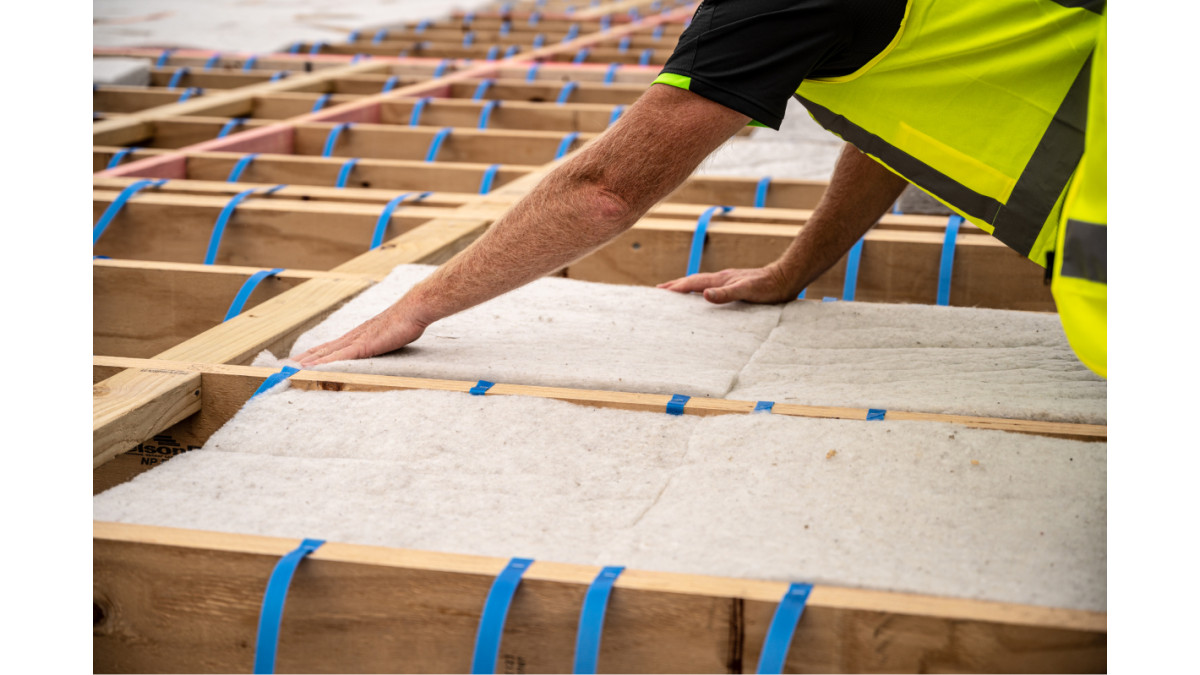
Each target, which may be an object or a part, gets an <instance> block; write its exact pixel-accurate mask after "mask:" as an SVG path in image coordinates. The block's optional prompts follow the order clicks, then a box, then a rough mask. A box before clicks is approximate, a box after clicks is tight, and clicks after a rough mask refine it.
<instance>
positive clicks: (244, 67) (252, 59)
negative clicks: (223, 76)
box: [242, 54, 258, 73]
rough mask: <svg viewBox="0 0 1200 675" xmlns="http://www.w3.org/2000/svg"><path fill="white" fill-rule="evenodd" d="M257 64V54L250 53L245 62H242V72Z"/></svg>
mask: <svg viewBox="0 0 1200 675" xmlns="http://www.w3.org/2000/svg"><path fill="white" fill-rule="evenodd" d="M257 64H258V54H251V55H250V58H248V59H246V62H245V63H243V64H242V72H243V73H244V72H246V71H248V70H254V66H255V65H257Z"/></svg>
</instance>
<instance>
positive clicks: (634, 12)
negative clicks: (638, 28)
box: [629, 7, 642, 23]
mask: <svg viewBox="0 0 1200 675" xmlns="http://www.w3.org/2000/svg"><path fill="white" fill-rule="evenodd" d="M629 18H630V19H631V20H632V21H633V22H634V23H637V22H638V21H641V20H642V13H641V12H639V11H638V8H637V7H630V8H629Z"/></svg>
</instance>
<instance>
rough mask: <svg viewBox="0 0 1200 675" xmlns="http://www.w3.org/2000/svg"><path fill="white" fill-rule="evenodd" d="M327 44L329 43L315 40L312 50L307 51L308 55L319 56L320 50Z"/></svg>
mask: <svg viewBox="0 0 1200 675" xmlns="http://www.w3.org/2000/svg"><path fill="white" fill-rule="evenodd" d="M328 44H329V43H328V42H326V41H324V40H317V41H316V42H314V43H313V46H312V49H309V50H308V55H309V56H316V55H317V54H320V53H321V48H322V47H325V46H327V45H328Z"/></svg>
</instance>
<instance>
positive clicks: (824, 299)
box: [821, 295, 837, 302]
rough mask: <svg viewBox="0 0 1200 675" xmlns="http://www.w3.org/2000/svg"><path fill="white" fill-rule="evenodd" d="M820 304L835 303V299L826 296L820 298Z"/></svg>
mask: <svg viewBox="0 0 1200 675" xmlns="http://www.w3.org/2000/svg"><path fill="white" fill-rule="evenodd" d="M821 302H837V298H835V297H833V296H831V295H827V296H825V297H823V298H821Z"/></svg>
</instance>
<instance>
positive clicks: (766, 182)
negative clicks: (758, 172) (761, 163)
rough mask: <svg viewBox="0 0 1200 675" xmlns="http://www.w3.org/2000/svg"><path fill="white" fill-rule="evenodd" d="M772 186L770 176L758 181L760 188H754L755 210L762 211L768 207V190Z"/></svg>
mask: <svg viewBox="0 0 1200 675" xmlns="http://www.w3.org/2000/svg"><path fill="white" fill-rule="evenodd" d="M770 186H771V177H770V176H763V177H762V178H760V179H758V187H756V188H754V208H757V209H761V208H762V207H764V206H766V205H767V188H769V187H770Z"/></svg>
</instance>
